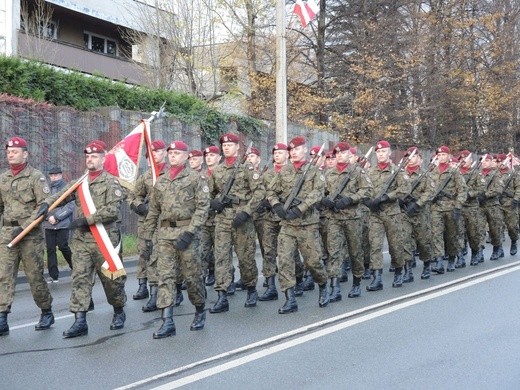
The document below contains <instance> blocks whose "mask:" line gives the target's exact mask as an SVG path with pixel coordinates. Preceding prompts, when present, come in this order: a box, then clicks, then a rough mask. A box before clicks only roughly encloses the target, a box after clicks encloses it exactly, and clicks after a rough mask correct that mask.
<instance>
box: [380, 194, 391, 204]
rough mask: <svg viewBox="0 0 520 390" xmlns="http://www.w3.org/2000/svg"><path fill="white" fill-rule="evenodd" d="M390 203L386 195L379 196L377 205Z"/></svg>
mask: <svg viewBox="0 0 520 390" xmlns="http://www.w3.org/2000/svg"><path fill="white" fill-rule="evenodd" d="M387 202H390V197H389V196H388V195H387V194H383V195H381V197H380V198H379V203H387Z"/></svg>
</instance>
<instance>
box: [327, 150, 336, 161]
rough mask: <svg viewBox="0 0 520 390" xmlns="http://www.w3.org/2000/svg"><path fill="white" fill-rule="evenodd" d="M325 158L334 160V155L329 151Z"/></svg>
mask: <svg viewBox="0 0 520 390" xmlns="http://www.w3.org/2000/svg"><path fill="white" fill-rule="evenodd" d="M325 158H326V159H327V158H336V154H335V153H334V151H332V150H331V151H329V152H327V153H326V154H325Z"/></svg>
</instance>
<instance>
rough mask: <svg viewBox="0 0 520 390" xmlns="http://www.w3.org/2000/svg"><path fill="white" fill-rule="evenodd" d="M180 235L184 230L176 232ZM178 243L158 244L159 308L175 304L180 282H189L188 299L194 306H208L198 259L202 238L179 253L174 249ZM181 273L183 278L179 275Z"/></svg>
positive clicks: (187, 285)
mask: <svg viewBox="0 0 520 390" xmlns="http://www.w3.org/2000/svg"><path fill="white" fill-rule="evenodd" d="M177 230H178V233H179V234H181V233H182V232H183V230H181V229H180V228H177ZM174 243H175V240H164V239H159V240H158V244H157V245H158V247H159V248H158V251H157V257H158V259H157V274H158V275H159V286H158V291H157V307H158V308H161V309H164V308H165V307H168V306H171V305H173V303H174V302H175V293H176V288H175V284H176V282H177V281H178V280H184V281H185V282H186V288H187V291H188V298H189V300H190V302H191V303H192V304H193V305H194V306H202V305H204V302H205V299H206V298H205V292H206V290H205V287H204V281H203V278H202V267H201V261H200V258H199V238H198V237H196V238H194V240H193V242H192V243H191V244H190V246H189V247H188V248H187V249H186V250H185V251H180V250H178V249H177V248H175V246H174ZM178 273H180V275H178Z"/></svg>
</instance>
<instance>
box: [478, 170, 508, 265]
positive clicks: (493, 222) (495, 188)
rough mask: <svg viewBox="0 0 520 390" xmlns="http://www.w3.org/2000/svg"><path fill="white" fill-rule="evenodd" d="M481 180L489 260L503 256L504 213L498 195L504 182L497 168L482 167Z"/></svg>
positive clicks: (502, 188) (482, 208)
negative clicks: (489, 249)
mask: <svg viewBox="0 0 520 390" xmlns="http://www.w3.org/2000/svg"><path fill="white" fill-rule="evenodd" d="M481 181H482V183H483V184H484V192H483V194H481V196H482V197H481V201H480V208H481V210H482V211H483V213H484V217H485V220H486V221H487V224H488V228H489V236H490V238H491V245H493V254H492V255H491V260H498V258H499V257H503V256H504V252H503V249H502V225H503V223H504V215H503V213H502V209H501V207H500V195H502V193H503V192H504V182H503V181H502V178H501V177H500V172H499V170H498V169H497V168H492V169H488V170H486V169H482V172H481Z"/></svg>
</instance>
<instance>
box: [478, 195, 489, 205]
mask: <svg viewBox="0 0 520 390" xmlns="http://www.w3.org/2000/svg"><path fill="white" fill-rule="evenodd" d="M477 199H478V202H479V203H480V204H484V203H486V200H487V196H486V195H485V194H478V195H477Z"/></svg>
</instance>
